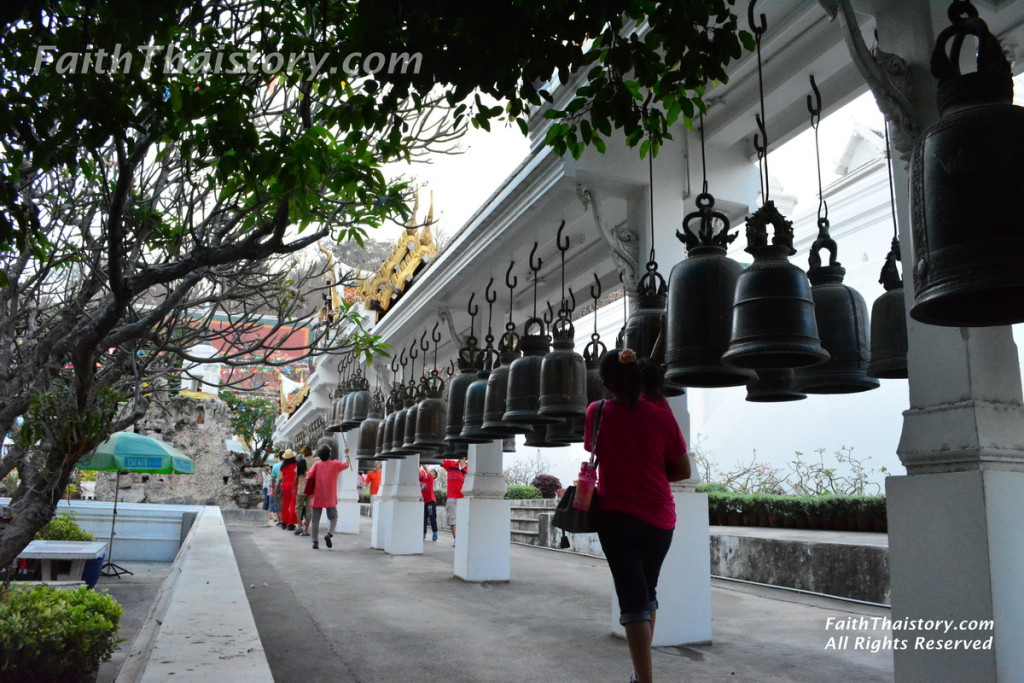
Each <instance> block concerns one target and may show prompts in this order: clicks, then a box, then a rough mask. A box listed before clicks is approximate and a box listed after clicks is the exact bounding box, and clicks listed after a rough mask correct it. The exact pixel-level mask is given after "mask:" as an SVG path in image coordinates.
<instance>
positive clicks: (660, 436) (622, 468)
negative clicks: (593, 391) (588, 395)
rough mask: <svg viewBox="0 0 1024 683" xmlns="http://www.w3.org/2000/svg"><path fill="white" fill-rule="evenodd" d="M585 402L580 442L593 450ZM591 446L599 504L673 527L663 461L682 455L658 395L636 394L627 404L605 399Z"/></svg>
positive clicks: (682, 445) (590, 415)
mask: <svg viewBox="0 0 1024 683" xmlns="http://www.w3.org/2000/svg"><path fill="white" fill-rule="evenodd" d="M597 406H598V403H597V402H595V403H591V404H590V406H589V407H588V408H587V428H586V433H585V435H584V444H583V446H584V447H585V448H586V449H587V450H588V451H592V450H593V445H592V444H591V439H592V437H593V429H592V424H593V419H594V415H595V412H596V410H597ZM597 439H598V444H597V446H598V448H597V475H598V479H597V495H598V498H599V499H600V507H601V509H602V510H616V511H618V512H623V513H625V514H627V515H630V516H632V517H636V518H637V519H639V520H640V521H642V522H646V523H647V524H650V525H651V526H653V527H657V528H659V529H674V528H675V526H676V505H675V501H674V500H673V499H672V489H671V487H670V486H669V481H668V474H667V473H666V471H665V466H666V464H667V463H670V462H677V461H679V460H681V459H682V458H684V457H685V456H686V442H685V441H683V434H682V432H680V431H679V424H678V423H677V422H676V420H675V417H673V415H672V412H671V410H670V409H669V408H668V404H667V403H664V400H663V399H662V401H661V402H660V404H659V403H655V402H651V401H646V400H640V401H637V403H636V405H634V406H633V407H630V406H629V405H627V404H626V403H625V402H622V401H605V402H604V408H603V409H602V411H601V422H600V429H599V433H598V437H597Z"/></svg>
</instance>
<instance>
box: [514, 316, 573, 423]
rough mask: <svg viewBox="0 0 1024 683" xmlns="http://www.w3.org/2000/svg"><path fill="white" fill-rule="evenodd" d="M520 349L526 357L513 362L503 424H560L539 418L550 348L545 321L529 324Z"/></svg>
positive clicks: (552, 419) (544, 416)
mask: <svg viewBox="0 0 1024 683" xmlns="http://www.w3.org/2000/svg"><path fill="white" fill-rule="evenodd" d="M520 348H521V349H522V350H523V357H522V358H517V359H515V360H514V361H512V365H511V366H509V369H508V395H507V396H506V398H505V414H504V415H503V416H502V420H504V421H505V422H515V423H519V424H527V425H538V424H552V423H554V422H558V420H559V418H557V417H550V416H547V415H541V414H539V410H540V373H541V366H542V365H543V364H544V356H545V355H547V353H548V350H549V348H550V339H549V338H548V335H547V334H546V333H545V330H544V321H543V320H541V319H540V318H536V317H534V318H530V319H529V320H527V321H526V324H525V325H523V337H522V339H521V340H520Z"/></svg>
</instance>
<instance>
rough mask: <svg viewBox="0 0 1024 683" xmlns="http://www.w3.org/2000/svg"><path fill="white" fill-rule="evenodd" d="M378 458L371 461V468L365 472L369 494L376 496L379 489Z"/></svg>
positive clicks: (379, 467) (379, 465)
mask: <svg viewBox="0 0 1024 683" xmlns="http://www.w3.org/2000/svg"><path fill="white" fill-rule="evenodd" d="M380 469H381V464H380V460H377V461H376V462H374V463H373V469H372V470H371V471H369V472H367V473H366V479H364V480H363V481H365V482H366V483H367V484H369V486H370V495H371V496H376V495H377V492H378V491H380Z"/></svg>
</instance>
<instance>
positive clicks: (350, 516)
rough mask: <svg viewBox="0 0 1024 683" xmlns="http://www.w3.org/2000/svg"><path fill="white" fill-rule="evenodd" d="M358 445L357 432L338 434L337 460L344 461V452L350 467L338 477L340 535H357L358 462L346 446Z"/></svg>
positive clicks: (355, 430) (338, 528) (356, 430)
mask: <svg viewBox="0 0 1024 683" xmlns="http://www.w3.org/2000/svg"><path fill="white" fill-rule="evenodd" d="M350 443H359V430H358V429H354V430H352V431H350V432H348V433H347V434H343V433H342V432H338V458H339V459H340V460H342V461H344V460H345V451H346V450H348V451H349V453H348V456H349V458H350V460H351V462H352V466H351V467H349V468H348V469H346V470H345V471H344V472H342V473H341V474H339V475H338V526H337V531H338V533H341V534H358V533H359V470H358V469H357V468H358V464H357V463H358V461H357V460H356V459H355V455H354V454H353V453H352V452H351V451H352V450H353V449H351V448H348V447H347V444H350Z"/></svg>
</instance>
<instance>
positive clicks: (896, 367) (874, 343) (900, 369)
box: [868, 237, 908, 379]
mask: <svg viewBox="0 0 1024 683" xmlns="http://www.w3.org/2000/svg"><path fill="white" fill-rule="evenodd" d="M899 260H900V241H899V239H897V238H895V237H894V238H893V241H892V248H891V249H890V250H889V254H888V255H887V256H886V257H885V265H884V266H882V276H881V278H879V280H878V281H879V283H881V285H882V286H883V287H884V288H885V294H883V295H882V296H880V297H878V298H877V299H875V303H874V305H873V306H872V307H871V363H870V364H868V376H870V377H877V378H879V379H906V378H907V376H908V371H907V304H906V299H904V291H903V278H902V277H900V271H899V269H898V268H897V267H896V262H897V261H899Z"/></svg>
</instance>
